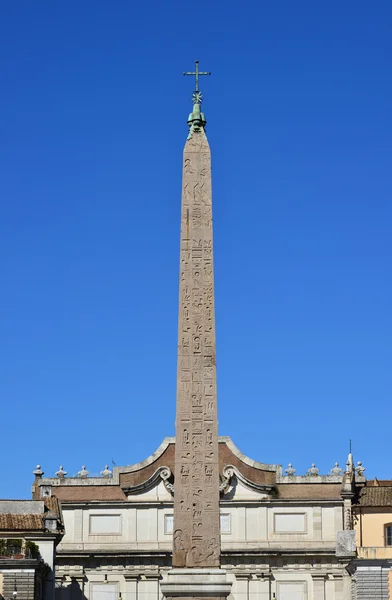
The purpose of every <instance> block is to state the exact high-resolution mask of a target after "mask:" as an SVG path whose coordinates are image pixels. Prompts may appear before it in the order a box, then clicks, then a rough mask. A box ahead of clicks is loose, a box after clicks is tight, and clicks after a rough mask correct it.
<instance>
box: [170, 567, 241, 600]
mask: <svg viewBox="0 0 392 600" xmlns="http://www.w3.org/2000/svg"><path fill="white" fill-rule="evenodd" d="M231 585H232V584H231V582H229V581H227V575H226V571H224V570H222V569H208V568H206V569H171V570H170V571H169V572H168V573H167V576H166V578H165V579H164V580H162V581H161V583H160V587H161V592H162V594H163V595H164V597H165V598H214V597H215V598H227V596H228V595H229V594H230V591H231Z"/></svg>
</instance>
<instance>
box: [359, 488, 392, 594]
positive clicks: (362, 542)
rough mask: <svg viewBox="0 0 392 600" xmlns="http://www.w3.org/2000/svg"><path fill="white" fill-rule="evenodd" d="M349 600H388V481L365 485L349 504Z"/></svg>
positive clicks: (391, 553)
mask: <svg viewBox="0 0 392 600" xmlns="http://www.w3.org/2000/svg"><path fill="white" fill-rule="evenodd" d="M353 516H354V526H355V531H356V541H357V559H356V560H354V561H353V562H352V563H351V565H350V572H351V573H352V575H353V600H388V599H389V598H392V481H391V480H384V481H378V480H377V479H374V480H371V481H367V482H366V486H365V487H363V488H362V489H361V490H360V492H359V495H358V498H357V499H356V501H355V503H354V504H353Z"/></svg>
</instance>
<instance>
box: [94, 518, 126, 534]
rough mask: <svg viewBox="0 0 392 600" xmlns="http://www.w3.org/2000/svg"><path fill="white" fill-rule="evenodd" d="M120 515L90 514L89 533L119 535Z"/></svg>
mask: <svg viewBox="0 0 392 600" xmlns="http://www.w3.org/2000/svg"><path fill="white" fill-rule="evenodd" d="M120 534H121V515H90V535H120Z"/></svg>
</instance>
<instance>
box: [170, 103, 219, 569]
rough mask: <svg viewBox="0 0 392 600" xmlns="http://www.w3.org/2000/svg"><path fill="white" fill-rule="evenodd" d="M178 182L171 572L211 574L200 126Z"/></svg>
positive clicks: (206, 260) (214, 544) (210, 393)
mask: <svg viewBox="0 0 392 600" xmlns="http://www.w3.org/2000/svg"><path fill="white" fill-rule="evenodd" d="M196 108H197V109H199V108H200V107H198V106H197V107H196ZM194 110H195V109H194ZM182 182H183V183H182V216H181V262H180V301H179V329H178V367H177V412H176V455H175V494H174V540H173V567H192V568H202V567H219V565H220V521H219V467H218V422H217V394H216V367H215V354H216V343H215V316H214V277H213V243H212V203H211V157H210V149H209V145H208V141H207V138H206V135H205V131H204V126H201V127H195V128H193V127H191V132H190V136H189V138H188V140H187V142H186V144H185V149H184V160H183V179H182Z"/></svg>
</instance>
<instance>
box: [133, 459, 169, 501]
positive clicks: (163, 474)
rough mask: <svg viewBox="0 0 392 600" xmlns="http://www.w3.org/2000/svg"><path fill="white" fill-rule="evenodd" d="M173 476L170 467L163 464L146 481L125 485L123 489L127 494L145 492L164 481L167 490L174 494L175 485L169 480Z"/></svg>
mask: <svg viewBox="0 0 392 600" xmlns="http://www.w3.org/2000/svg"><path fill="white" fill-rule="evenodd" d="M172 478H173V475H172V472H171V470H170V468H169V467H166V466H162V467H159V468H158V469H157V470H156V471H155V472H154V473H153V474H152V475H151V477H150V478H149V479H147V480H146V481H142V483H139V484H138V485H134V486H123V487H122V488H121V489H122V491H123V492H124V494H126V495H127V496H131V495H136V494H144V493H146V492H149V491H150V490H152V489H153V488H155V487H157V486H158V485H159V484H160V483H162V481H163V483H164V485H165V488H166V489H167V491H168V492H169V493H170V494H172V495H173V493H174V486H173V483H171V482H170V481H169V480H170V479H172Z"/></svg>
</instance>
